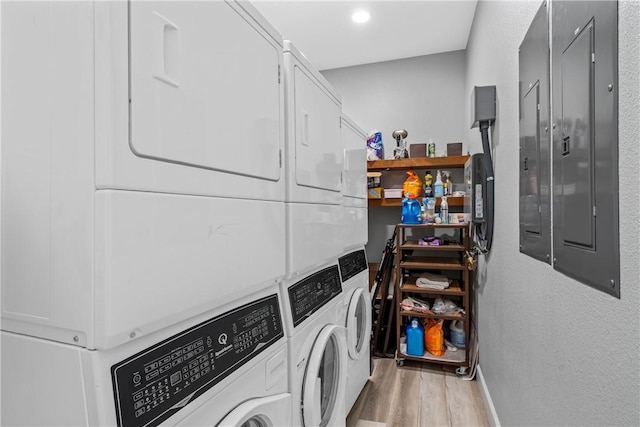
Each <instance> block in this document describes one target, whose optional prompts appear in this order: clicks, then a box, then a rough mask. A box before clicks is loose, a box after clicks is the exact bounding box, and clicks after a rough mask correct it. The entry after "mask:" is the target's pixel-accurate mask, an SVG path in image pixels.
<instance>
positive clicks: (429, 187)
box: [424, 171, 433, 197]
mask: <svg viewBox="0 0 640 427" xmlns="http://www.w3.org/2000/svg"><path fill="white" fill-rule="evenodd" d="M424 197H433V176H432V175H431V171H427V174H426V175H425V176H424Z"/></svg>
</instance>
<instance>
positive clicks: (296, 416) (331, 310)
mask: <svg viewBox="0 0 640 427" xmlns="http://www.w3.org/2000/svg"><path fill="white" fill-rule="evenodd" d="M283 286H284V289H285V292H284V294H285V295H286V297H288V304H285V307H284V314H285V316H284V318H285V326H286V328H285V329H286V330H287V331H288V333H289V390H290V392H291V396H292V409H293V411H292V424H291V425H294V426H340V425H345V423H346V410H345V390H346V379H347V357H348V356H347V347H346V339H345V327H344V326H342V324H341V323H340V321H341V319H340V310H339V307H340V305H342V288H341V283H340V274H339V271H338V266H337V265H335V264H333V265H330V266H328V267H325V268H322V269H320V270H319V271H317V272H316V273H314V274H312V275H310V276H308V277H306V278H304V279H302V280H300V281H298V282H295V283H292V284H290V285H287V284H283Z"/></svg>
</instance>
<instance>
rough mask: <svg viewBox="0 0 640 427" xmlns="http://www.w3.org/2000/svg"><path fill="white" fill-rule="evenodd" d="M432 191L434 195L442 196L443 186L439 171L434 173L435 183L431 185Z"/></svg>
mask: <svg viewBox="0 0 640 427" xmlns="http://www.w3.org/2000/svg"><path fill="white" fill-rule="evenodd" d="M433 192H434V193H435V196H436V197H441V196H444V187H443V185H442V175H440V171H438V173H437V174H436V183H435V184H434V185H433Z"/></svg>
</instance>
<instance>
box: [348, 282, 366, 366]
mask: <svg viewBox="0 0 640 427" xmlns="http://www.w3.org/2000/svg"><path fill="white" fill-rule="evenodd" d="M346 327H347V349H348V350H349V357H350V358H351V359H354V360H355V359H359V358H360V355H361V353H362V350H364V349H365V347H366V346H367V345H369V337H370V331H371V301H370V299H369V296H368V295H367V294H366V293H365V292H364V290H363V289H362V288H358V289H356V290H355V291H354V292H353V294H352V295H351V300H350V301H349V309H348V312H347V324H346Z"/></svg>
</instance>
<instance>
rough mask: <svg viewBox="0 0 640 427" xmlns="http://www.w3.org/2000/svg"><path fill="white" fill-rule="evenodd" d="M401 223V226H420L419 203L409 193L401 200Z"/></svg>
mask: <svg viewBox="0 0 640 427" xmlns="http://www.w3.org/2000/svg"><path fill="white" fill-rule="evenodd" d="M401 222H402V223H403V224H420V202H419V201H418V200H417V199H416V196H415V194H413V193H409V194H408V195H407V196H406V197H405V198H404V199H403V200H402V220H401Z"/></svg>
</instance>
